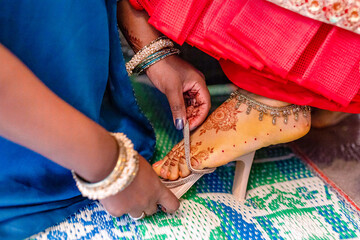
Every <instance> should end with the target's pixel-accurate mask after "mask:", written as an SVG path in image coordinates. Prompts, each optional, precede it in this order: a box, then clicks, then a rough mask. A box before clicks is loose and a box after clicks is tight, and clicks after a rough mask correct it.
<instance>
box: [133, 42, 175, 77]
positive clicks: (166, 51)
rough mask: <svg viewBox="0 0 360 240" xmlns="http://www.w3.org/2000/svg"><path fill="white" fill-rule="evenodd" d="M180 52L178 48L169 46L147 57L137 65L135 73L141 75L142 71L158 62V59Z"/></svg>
mask: <svg viewBox="0 0 360 240" xmlns="http://www.w3.org/2000/svg"><path fill="white" fill-rule="evenodd" d="M175 54H180V50H179V49H177V48H167V49H163V50H160V51H158V52H156V53H154V54H152V55H150V56H149V57H147V58H146V59H145V60H144V61H142V62H141V63H140V64H139V65H137V66H136V67H135V68H134V70H133V74H135V75H140V74H141V73H142V72H144V71H145V70H146V69H148V68H149V67H150V66H152V65H153V64H155V63H157V62H158V61H160V60H162V59H164V58H166V57H169V56H171V55H175Z"/></svg>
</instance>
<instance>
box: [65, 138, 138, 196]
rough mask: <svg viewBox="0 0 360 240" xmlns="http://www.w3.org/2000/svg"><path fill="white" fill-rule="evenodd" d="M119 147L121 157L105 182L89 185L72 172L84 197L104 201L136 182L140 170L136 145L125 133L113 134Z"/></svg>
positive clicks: (119, 156)
mask: <svg viewBox="0 0 360 240" xmlns="http://www.w3.org/2000/svg"><path fill="white" fill-rule="evenodd" d="M111 135H112V136H114V137H115V139H116V141H117V143H118V146H119V151H118V153H119V155H118V159H117V162H116V165H115V167H114V169H113V170H112V172H111V173H110V174H109V175H108V176H107V177H106V178H105V179H103V180H101V181H99V182H96V183H89V182H87V181H85V180H84V179H82V178H81V177H79V176H78V175H77V174H76V173H75V171H72V174H73V177H74V180H75V182H76V186H77V187H78V189H79V190H80V192H81V194H82V195H83V196H84V197H88V198H89V199H94V200H95V199H99V200H100V199H104V198H107V197H109V196H112V195H115V194H117V193H118V192H120V191H122V190H124V189H125V188H126V187H127V186H129V185H130V183H131V182H132V181H133V180H134V178H135V176H136V173H137V171H138V168H139V156H138V153H137V152H136V151H135V150H134V145H133V144H132V142H131V141H130V139H128V138H127V137H126V135H125V134H123V133H111Z"/></svg>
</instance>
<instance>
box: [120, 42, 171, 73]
mask: <svg viewBox="0 0 360 240" xmlns="http://www.w3.org/2000/svg"><path fill="white" fill-rule="evenodd" d="M172 47H174V43H173V42H172V41H171V40H170V39H167V38H166V39H164V37H160V38H158V39H155V40H154V41H152V42H151V43H150V44H149V45H146V46H145V47H143V48H142V49H141V50H140V51H138V52H137V53H136V54H135V55H134V56H133V57H132V58H131V60H130V61H129V62H127V63H126V64H125V67H126V71H127V73H128V75H129V76H131V75H132V73H133V70H134V68H135V67H136V66H137V65H138V64H139V63H141V62H142V61H143V60H144V59H146V58H147V57H148V56H150V55H151V54H154V53H156V52H157V51H159V50H161V49H164V48H172Z"/></svg>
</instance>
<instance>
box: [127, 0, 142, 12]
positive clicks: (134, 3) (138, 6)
mask: <svg viewBox="0 0 360 240" xmlns="http://www.w3.org/2000/svg"><path fill="white" fill-rule="evenodd" d="M129 2H130V4H131V5H132V6H133V8H135V9H136V10H144V8H143V6H142V5H141V4H140V3H139V2H138V1H137V0H129Z"/></svg>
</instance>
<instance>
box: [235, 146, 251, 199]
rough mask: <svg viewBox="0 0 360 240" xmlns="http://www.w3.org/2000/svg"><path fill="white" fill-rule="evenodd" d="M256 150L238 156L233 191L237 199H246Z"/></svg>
mask: <svg viewBox="0 0 360 240" xmlns="http://www.w3.org/2000/svg"><path fill="white" fill-rule="evenodd" d="M254 155H255V151H254V152H251V153H248V154H246V155H243V156H241V157H238V158H236V159H235V160H234V161H236V167H235V175H234V182H233V188H232V193H233V196H234V198H235V199H236V200H238V201H244V200H245V197H246V188H247V184H248V180H249V175H250V170H251V166H252V163H253V160H254Z"/></svg>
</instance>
